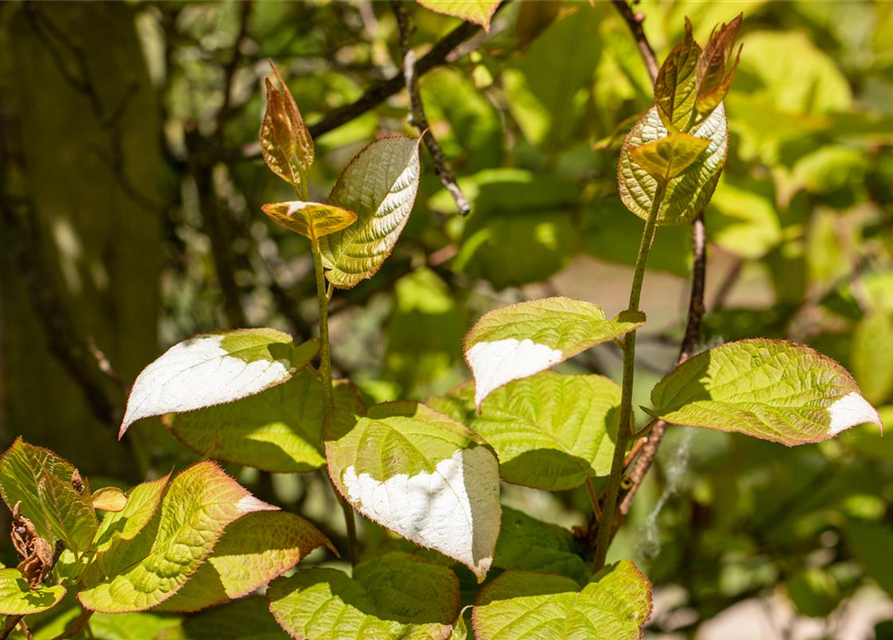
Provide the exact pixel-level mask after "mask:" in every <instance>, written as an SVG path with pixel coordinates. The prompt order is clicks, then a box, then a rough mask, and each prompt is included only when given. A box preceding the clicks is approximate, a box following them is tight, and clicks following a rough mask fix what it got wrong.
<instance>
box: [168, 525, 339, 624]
mask: <svg viewBox="0 0 893 640" xmlns="http://www.w3.org/2000/svg"><path fill="white" fill-rule="evenodd" d="M323 545H325V546H328V547H329V548H332V549H334V548H333V547H332V544H331V543H330V542H329V541H328V539H327V538H326V537H325V536H324V535H323V534H321V533H320V532H319V531H318V530H317V529H316V527H314V526H313V525H312V524H310V523H309V522H307V521H306V520H304V519H303V518H301V517H299V516H296V515H295V514H293V513H285V512H282V511H259V512H257V513H249V514H248V515H245V516H242V517H241V518H239V519H238V520H236V521H235V522H233V523H232V524H231V525H229V526H228V527H227V529H226V532H225V533H224V534H223V537H222V538H221V539H220V542H218V543H217V545H216V546H215V547H214V552H213V553H212V554H211V555H210V556H209V557H208V559H207V561H206V562H205V563H204V564H203V565H201V566H200V567H199V569H198V572H197V573H196V574H195V575H194V576H192V577H191V578H189V581H188V582H187V583H186V584H185V585H184V586H183V588H182V589H180V590H179V591H177V593H175V594H174V595H173V597H172V598H170V599H169V600H165V601H164V602H162V603H161V604H160V605H158V606H157V607H155V609H154V610H155V611H187V612H188V611H198V610H199V609H204V608H206V607H211V606H214V605H216V604H220V603H221V602H225V601H227V600H231V599H235V598H241V597H242V596H245V595H247V594H249V593H251V592H252V591H255V590H256V589H258V588H260V587H262V586H263V585H265V584H266V583H268V582H270V581H271V580H273V579H274V578H278V577H279V576H280V575H282V574H283V573H285V572H286V571H288V570H289V569H291V568H292V567H294V566H295V565H296V564H298V563H299V562H300V561H301V559H302V558H303V557H304V556H306V555H307V554H308V553H310V552H311V551H313V550H314V549H316V548H317V547H320V546H323Z"/></svg>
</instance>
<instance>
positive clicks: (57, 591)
mask: <svg viewBox="0 0 893 640" xmlns="http://www.w3.org/2000/svg"><path fill="white" fill-rule="evenodd" d="M64 595H65V587H63V586H62V585H56V586H52V587H40V588H39V589H31V587H29V586H28V582H27V580H25V578H24V577H22V573H21V572H20V571H19V570H18V569H0V614H2V615H7V616H23V615H28V614H31V613H40V612H41V611H46V610H47V609H49V608H51V607H53V606H55V605H56V604H58V602H59V601H60V600H61V599H62V597H63V596H64Z"/></svg>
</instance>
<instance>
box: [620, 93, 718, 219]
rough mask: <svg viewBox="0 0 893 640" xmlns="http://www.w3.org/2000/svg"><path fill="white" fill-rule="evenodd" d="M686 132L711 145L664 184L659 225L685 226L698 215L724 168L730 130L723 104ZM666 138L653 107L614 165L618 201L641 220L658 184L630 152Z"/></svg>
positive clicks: (629, 134) (631, 134)
mask: <svg viewBox="0 0 893 640" xmlns="http://www.w3.org/2000/svg"><path fill="white" fill-rule="evenodd" d="M689 133H690V134H691V135H693V136H695V137H698V138H704V139H706V140H709V141H710V144H709V145H708V146H707V148H706V149H705V150H704V152H703V153H701V155H699V156H698V159H697V160H696V161H695V162H693V163H692V164H691V165H689V166H688V168H687V169H686V170H685V171H683V172H682V173H680V174H679V175H678V176H676V177H675V178H673V179H671V180H670V181H669V183H668V184H667V189H666V194H665V195H664V199H663V205H662V206H661V211H660V214H659V215H658V218H657V223H658V224H685V223H687V222H690V221H691V220H692V219H693V218H694V217H695V216H697V215H698V213H700V212H701V211H702V210H703V209H704V207H706V206H707V203H708V202H709V201H710V197H711V196H712V195H713V192H714V190H716V184H717V182H719V174H720V173H721V171H722V168H723V166H724V165H725V162H726V155H727V154H728V151H729V127H728V122H727V121H726V112H725V108H724V107H723V105H722V104H720V105H719V106H718V107H717V108H716V110H715V111H713V113H711V114H710V116H709V117H708V118H707V119H706V120H704V121H703V122H701V123H699V124H697V125H695V126H694V127H692V128H691V130H690V131H689ZM667 135H668V131H667V128H666V127H665V126H664V124H663V122H661V119H660V116H659V115H658V113H657V108H656V107H652V108H651V109H649V110H648V111H646V112H645V114H643V115H642V117H641V118H639V120H638V122H636V124H635V125H633V128H632V129H630V132H629V133H628V134H627V136H626V140H624V142H623V147H621V149H620V160H619V162H618V164H617V183H618V187H619V189H620V198H621V200H623V204H625V205H626V207H627V209H629V210H630V211H632V212H633V213H634V214H636V215H637V216H639V217H640V218H642V219H643V220H647V219H648V213H649V212H650V211H651V205H652V202H653V200H654V194H655V191H656V190H657V185H658V182H657V180H655V179H654V178H653V177H652V176H651V175H649V174H648V171H647V170H646V169H645V168H644V167H642V166H640V165H639V164H638V163H637V162H636V161H635V160H634V159H633V157H632V155H631V154H630V150H631V149H633V148H634V147H639V146H641V145H643V144H647V143H649V142H654V141H656V140H660V139H661V138H666V137H667Z"/></svg>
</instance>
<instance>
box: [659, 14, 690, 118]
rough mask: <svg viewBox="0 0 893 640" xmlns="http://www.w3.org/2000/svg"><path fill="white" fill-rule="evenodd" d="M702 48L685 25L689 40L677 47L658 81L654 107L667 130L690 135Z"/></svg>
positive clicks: (686, 37) (686, 24)
mask: <svg viewBox="0 0 893 640" xmlns="http://www.w3.org/2000/svg"><path fill="white" fill-rule="evenodd" d="M700 55H701V47H700V46H699V45H698V43H697V42H695V40H694V38H693V37H692V34H691V23H690V22H689V21H688V20H686V21H685V38H684V39H683V40H682V42H680V43H679V44H677V45H676V46H675V47H673V50H672V51H670V54H669V55H668V56H667V58H666V60H664V63H663V64H662V65H661V67H660V71H659V72H658V74H657V78H656V79H655V81H654V104H655V106H656V107H657V112H658V115H659V116H660V119H661V121H662V122H663V123H664V126H665V127H666V128H667V129H669V130H671V131H673V130H676V131H687V130H688V128H689V124H690V123H691V120H692V116H693V114H694V110H695V98H696V97H697V93H698V74H697V68H698V58H699V57H700Z"/></svg>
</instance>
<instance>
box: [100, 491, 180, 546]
mask: <svg viewBox="0 0 893 640" xmlns="http://www.w3.org/2000/svg"><path fill="white" fill-rule="evenodd" d="M170 478H171V476H170V474H167V475H166V476H164V477H163V478H159V479H158V480H153V481H152V482H144V483H142V484H139V485H137V486H135V487H134V488H133V489H131V490H130V493H129V494H128V496H127V504H126V505H125V506H124V508H123V509H122V510H121V511H117V512H112V513H107V514H105V516H104V517H103V518H102V522H101V523H100V525H99V530H98V531H97V532H96V537H95V539H94V540H93V550H94V551H95V552H96V554H97V555H99V554H102V553H105V552H106V551H108V550H109V549H110V548H112V546H114V545H115V544H117V543H118V541H126V540H133V539H134V538H135V537H136V536H137V534H139V532H140V531H142V530H143V528H144V527H145V526H146V525H148V524H149V521H150V520H151V519H152V516H154V515H155V511H156V510H157V509H158V505H159V504H160V503H161V496H162V495H164V490H165V489H166V488H167V484H168V482H169V481H170Z"/></svg>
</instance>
